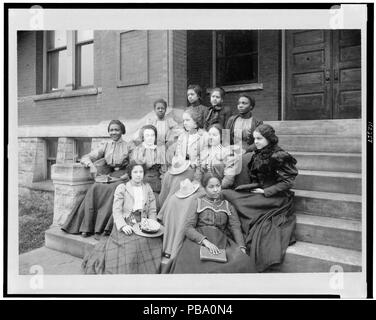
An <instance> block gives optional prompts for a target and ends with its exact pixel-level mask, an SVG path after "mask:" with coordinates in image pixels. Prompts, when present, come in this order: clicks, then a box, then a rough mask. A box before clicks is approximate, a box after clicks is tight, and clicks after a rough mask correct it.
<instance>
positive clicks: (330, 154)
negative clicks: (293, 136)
mask: <svg viewBox="0 0 376 320" xmlns="http://www.w3.org/2000/svg"><path fill="white" fill-rule="evenodd" d="M289 153H290V154H291V155H297V156H328V157H351V158H361V157H362V153H360V152H359V153H358V152H349V153H341V152H321V151H317V152H314V151H290V152H289Z"/></svg>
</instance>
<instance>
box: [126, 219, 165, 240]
mask: <svg viewBox="0 0 376 320" xmlns="http://www.w3.org/2000/svg"><path fill="white" fill-rule="evenodd" d="M132 229H133V232H134V233H135V234H137V235H139V236H142V237H146V238H155V237H159V236H161V235H162V234H163V233H164V227H163V226H162V225H161V226H160V228H159V229H158V231H157V232H154V233H148V232H144V231H143V230H142V229H141V225H140V222H137V223H136V224H135V225H133V227H132Z"/></svg>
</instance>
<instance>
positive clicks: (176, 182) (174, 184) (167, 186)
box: [159, 167, 196, 206]
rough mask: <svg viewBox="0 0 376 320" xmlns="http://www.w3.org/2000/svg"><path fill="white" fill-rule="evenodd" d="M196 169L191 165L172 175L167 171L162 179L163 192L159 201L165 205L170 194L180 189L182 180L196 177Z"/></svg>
mask: <svg viewBox="0 0 376 320" xmlns="http://www.w3.org/2000/svg"><path fill="white" fill-rule="evenodd" d="M195 170H196V169H193V168H192V167H189V168H188V169H187V170H185V171H184V172H182V173H180V174H178V175H172V174H170V173H169V172H168V171H167V172H166V173H165V175H164V177H163V179H162V188H161V193H160V194H159V203H160V204H161V205H162V206H163V204H164V202H165V201H166V199H167V198H168V196H170V195H171V194H173V193H175V192H176V191H178V190H179V189H180V182H181V181H183V180H185V179H187V178H188V179H189V180H191V181H192V180H193V178H194V174H195Z"/></svg>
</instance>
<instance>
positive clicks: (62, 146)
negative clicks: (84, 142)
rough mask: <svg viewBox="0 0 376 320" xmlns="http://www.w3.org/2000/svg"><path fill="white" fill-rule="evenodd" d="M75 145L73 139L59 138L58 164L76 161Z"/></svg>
mask: <svg viewBox="0 0 376 320" xmlns="http://www.w3.org/2000/svg"><path fill="white" fill-rule="evenodd" d="M75 157H76V156H75V143H74V139H73V138H59V143H58V146H57V155H56V163H57V164H61V163H74V162H76V159H75Z"/></svg>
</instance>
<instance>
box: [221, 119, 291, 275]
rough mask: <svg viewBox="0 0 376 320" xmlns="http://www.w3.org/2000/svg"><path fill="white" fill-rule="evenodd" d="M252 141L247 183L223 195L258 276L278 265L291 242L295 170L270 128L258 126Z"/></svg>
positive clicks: (268, 126)
mask: <svg viewBox="0 0 376 320" xmlns="http://www.w3.org/2000/svg"><path fill="white" fill-rule="evenodd" d="M253 137H254V142H255V146H256V151H255V153H254V154H253V155H252V158H251V160H250V162H249V163H248V183H246V184H242V185H238V186H236V188H235V190H224V191H223V195H224V197H225V199H227V200H229V201H230V202H231V203H232V204H233V205H234V206H235V208H236V210H237V211H238V214H239V218H240V221H241V224H242V229H243V233H244V234H245V243H246V246H247V252H248V254H249V255H250V260H251V261H252V263H255V264H256V267H257V271H258V272H261V271H264V270H265V269H267V268H268V267H269V266H271V265H273V264H277V263H281V262H282V260H283V257H284V254H285V252H286V249H287V247H288V245H289V244H290V242H292V241H291V239H292V238H293V231H294V229H295V223H296V219H295V216H294V215H293V206H292V205H293V192H292V191H291V190H290V189H291V188H292V186H293V182H294V180H295V178H296V176H297V175H298V170H297V169H296V167H295V165H296V160H295V158H293V157H292V156H291V155H290V154H289V153H287V152H286V151H284V150H283V149H281V148H280V147H279V146H278V137H277V136H276V134H275V131H274V129H273V128H272V127H271V126H270V125H267V124H262V125H260V126H258V127H257V128H256V129H255V131H254V132H253ZM243 180H244V179H243Z"/></svg>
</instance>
